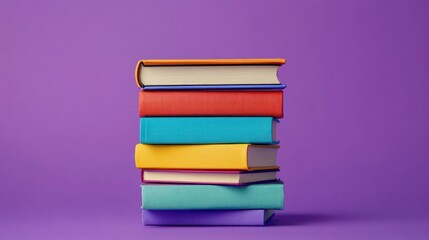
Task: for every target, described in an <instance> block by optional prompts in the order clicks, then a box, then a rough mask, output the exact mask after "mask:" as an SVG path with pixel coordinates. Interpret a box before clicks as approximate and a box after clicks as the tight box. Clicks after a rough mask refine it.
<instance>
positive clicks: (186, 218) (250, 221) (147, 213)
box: [142, 210, 272, 225]
mask: <svg viewBox="0 0 429 240" xmlns="http://www.w3.org/2000/svg"><path fill="white" fill-rule="evenodd" d="M142 212H143V214H142V215H143V222H144V224H145V225H264V224H265V222H264V218H265V216H264V213H265V210H230V211H228V210H217V211H216V210H215V211H210V210H206V211H204V210H201V211H198V210H193V211H186V210H185V211H180V210H179V211H175V210H170V211H164V210H155V211H151V210H143V211H142ZM271 217H272V216H271ZM271 217H270V218H269V219H267V220H268V221H269V220H270V219H271ZM268 221H267V222H268Z"/></svg>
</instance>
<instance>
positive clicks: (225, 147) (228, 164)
mask: <svg viewBox="0 0 429 240" xmlns="http://www.w3.org/2000/svg"><path fill="white" fill-rule="evenodd" d="M278 148H279V146H278V145H250V144H213V145H147V144H137V145H136V151H135V161H136V167H137V168H143V169H197V170H210V169H212V170H263V169H278V167H277V164H276V155H277V150H278Z"/></svg>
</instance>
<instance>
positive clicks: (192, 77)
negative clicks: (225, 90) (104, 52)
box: [135, 58, 286, 88]
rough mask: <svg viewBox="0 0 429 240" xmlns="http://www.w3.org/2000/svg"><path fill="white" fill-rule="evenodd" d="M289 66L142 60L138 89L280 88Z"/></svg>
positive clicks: (235, 61) (242, 61)
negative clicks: (280, 75) (281, 74)
mask: <svg viewBox="0 0 429 240" xmlns="http://www.w3.org/2000/svg"><path fill="white" fill-rule="evenodd" d="M285 62H286V60H285V59H282V58H272V59H160V60H140V61H139V62H138V63H137V66H136V71H135V76H136V82H137V85H138V86H139V87H141V88H143V87H145V86H160V85H161V86H162V85H237V84H246V85H249V84H280V82H279V80H278V78H277V70H278V68H279V67H280V66H281V65H283V64H284V63H285Z"/></svg>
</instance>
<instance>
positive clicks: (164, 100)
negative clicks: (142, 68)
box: [139, 91, 283, 118]
mask: <svg viewBox="0 0 429 240" xmlns="http://www.w3.org/2000/svg"><path fill="white" fill-rule="evenodd" d="M139 115H140V117H145V116H270V117H275V118H282V117H283V91H140V93H139Z"/></svg>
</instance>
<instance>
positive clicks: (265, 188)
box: [141, 182, 283, 210]
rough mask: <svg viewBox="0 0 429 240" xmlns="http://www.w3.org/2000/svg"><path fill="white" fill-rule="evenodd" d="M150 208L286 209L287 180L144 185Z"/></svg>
mask: <svg viewBox="0 0 429 240" xmlns="http://www.w3.org/2000/svg"><path fill="white" fill-rule="evenodd" d="M141 190H142V208H143V209H146V210H214V209H222V210H228V209H229V210H232V209H236V210H238V209H283V183H282V182H271V183H257V184H251V185H245V186H222V185H186V184H143V185H141Z"/></svg>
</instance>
